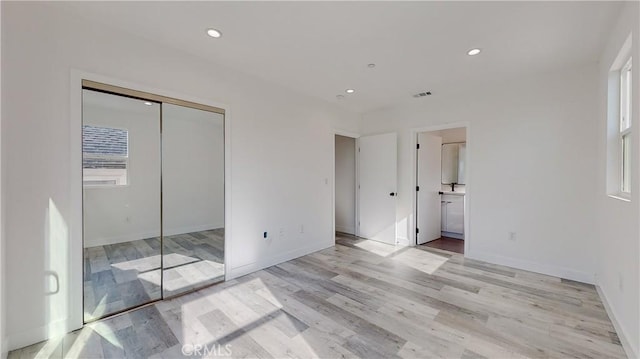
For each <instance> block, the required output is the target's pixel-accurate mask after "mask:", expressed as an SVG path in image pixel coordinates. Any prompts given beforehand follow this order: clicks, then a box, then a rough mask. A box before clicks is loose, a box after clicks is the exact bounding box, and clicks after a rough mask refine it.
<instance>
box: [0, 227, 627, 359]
mask: <svg viewBox="0 0 640 359" xmlns="http://www.w3.org/2000/svg"><path fill="white" fill-rule="evenodd" d="M196 345H202V346H203V347H204V348H208V350H209V355H208V357H214V356H225V355H227V354H228V355H227V356H231V357H238V358H246V357H250V358H254V357H255V358H291V357H293V358H356V357H360V358H465V359H468V358H624V357H625V355H624V352H623V350H622V347H621V345H620V342H619V340H618V337H617V335H616V333H615V331H614V329H613V326H612V324H611V322H610V320H609V318H608V317H607V315H606V313H605V311H604V309H603V305H602V303H601V301H600V299H599V298H598V294H597V293H596V290H595V288H594V287H593V286H591V285H587V284H582V283H577V282H573V281H568V280H563V279H560V278H555V277H550V276H545V275H540V274H535V273H531V272H526V271H521V270H516V269H512V268H507V267H502V266H497V265H491V264H488V263H484V262H479V261H474V260H468V259H464V257H462V256H461V255H459V254H456V253H452V252H447V251H443V250H438V249H432V248H428V247H425V246H418V247H394V246H390V245H386V244H382V243H378V242H373V241H365V240H361V239H357V238H353V237H349V236H338V237H337V238H336V246H335V247H331V248H328V249H325V250H322V251H319V252H315V253H313V254H310V255H307V256H304V257H301V258H298V259H295V260H291V261H288V262H285V263H281V264H279V265H276V266H273V267H270V268H267V269H265V270H262V271H259V272H256V273H253V274H250V275H247V276H244V277H241V278H238V279H235V280H231V281H228V282H224V283H221V284H219V285H216V286H213V287H210V288H207V289H204V290H201V291H198V292H194V293H191V294H189V295H186V296H183V297H179V298H176V299H174V300H171V301H163V302H159V303H157V304H155V305H152V306H149V307H145V308H142V309H139V310H137V311H133V312H131V313H128V314H123V315H120V316H117V317H113V318H110V319H107V320H103V321H99V322H96V323H92V324H90V325H87V326H86V327H85V328H83V329H82V330H79V331H76V332H73V333H70V334H68V335H67V336H65V337H64V338H60V339H57V340H51V341H49V342H46V343H40V344H36V345H33V346H30V347H27V348H24V349H21V350H18V351H14V352H11V353H10V355H9V357H10V358H33V357H56V358H59V357H70V358H106V357H112V358H114V357H117V358H120V357H128V358H142V357H150V358H178V357H184V356H188V355H185V353H186V354H193V353H194V348H195V349H197V347H196ZM227 350H228V351H227ZM212 353H213V354H212ZM195 354H196V355H195V356H197V357H206V356H207V355H205V354H206V353H204V352H202V351H200V352H196V353H195ZM214 354H217V355H214Z"/></svg>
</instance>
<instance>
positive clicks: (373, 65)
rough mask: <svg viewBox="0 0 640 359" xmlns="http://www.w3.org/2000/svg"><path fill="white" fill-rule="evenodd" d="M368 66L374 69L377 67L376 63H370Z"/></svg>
mask: <svg viewBox="0 0 640 359" xmlns="http://www.w3.org/2000/svg"><path fill="white" fill-rule="evenodd" d="M367 67H368V68H370V69H372V68H374V67H376V64H369V65H367Z"/></svg>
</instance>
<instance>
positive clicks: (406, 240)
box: [396, 237, 413, 246]
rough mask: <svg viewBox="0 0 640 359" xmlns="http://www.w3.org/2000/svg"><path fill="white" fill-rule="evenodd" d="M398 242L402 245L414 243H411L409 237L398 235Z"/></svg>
mask: <svg viewBox="0 0 640 359" xmlns="http://www.w3.org/2000/svg"><path fill="white" fill-rule="evenodd" d="M396 242H397V244H398V245H401V246H411V245H413V244H412V243H409V238H407V237H396Z"/></svg>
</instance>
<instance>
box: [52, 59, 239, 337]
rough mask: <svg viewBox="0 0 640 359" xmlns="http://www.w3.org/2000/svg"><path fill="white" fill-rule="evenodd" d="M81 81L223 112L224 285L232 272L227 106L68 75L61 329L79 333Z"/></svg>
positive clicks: (74, 72) (93, 77)
mask: <svg viewBox="0 0 640 359" xmlns="http://www.w3.org/2000/svg"><path fill="white" fill-rule="evenodd" d="M83 80H88V81H93V82H97V83H102V84H108V85H112V86H117V87H122V88H125V89H130V90H133V91H138V92H146V93H149V94H155V95H158V96H162V97H165V98H173V99H180V100H183V101H186V102H191V103H195V104H202V105H205V106H211V107H216V108H220V109H223V110H224V171H225V173H224V226H225V243H224V252H225V254H224V257H225V261H224V272H225V281H226V280H228V279H230V273H229V271H230V270H231V269H232V266H231V263H229V260H228V259H229V258H232V255H231V253H232V250H233V248H232V246H231V233H232V231H231V223H232V220H231V192H232V191H231V186H232V183H231V178H232V177H231V124H232V121H231V119H232V111H231V107H230V106H229V105H227V104H224V103H220V102H216V101H211V100H209V99H205V98H198V97H194V96H191V95H187V94H184V93H179V92H174V91H169V90H166V89H161V88H154V87H149V86H146V85H144V84H140V83H135V82H131V81H125V80H122V79H118V78H113V77H109V76H104V75H100V74H95V73H91V72H86V71H82V70H78V69H73V68H72V69H71V71H70V86H69V91H70V96H69V100H70V102H69V104H70V106H69V111H70V113H69V118H70V122H71V124H70V127H69V133H70V139H71V140H70V143H69V154H70V162H69V163H70V164H71V165H70V171H71V181H70V193H71V196H70V211H69V213H70V214H69V219H68V222H69V223H68V226H69V273H70V274H69V282H68V292H67V298H68V303H69V305H68V307H67V308H68V315H67V318H66V323H63V324H62V325H61V326H62V328H60V329H62V330H64V332H65V333H66V332H70V331H73V330H76V329H81V328H82V327H83V326H84V291H83V284H84V283H83V276H84V265H83V257H84V254H83V214H82V212H83V208H82V206H83V200H82V196H83V195H82V191H83V187H82V166H76V165H75V164H81V163H82V88H83V83H82V82H83Z"/></svg>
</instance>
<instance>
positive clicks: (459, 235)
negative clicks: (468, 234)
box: [440, 231, 464, 240]
mask: <svg viewBox="0 0 640 359" xmlns="http://www.w3.org/2000/svg"><path fill="white" fill-rule="evenodd" d="M440 235H441V236H443V237H449V238H455V239H462V240H464V234H463V233H453V232H444V231H443V232H441V234H440Z"/></svg>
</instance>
